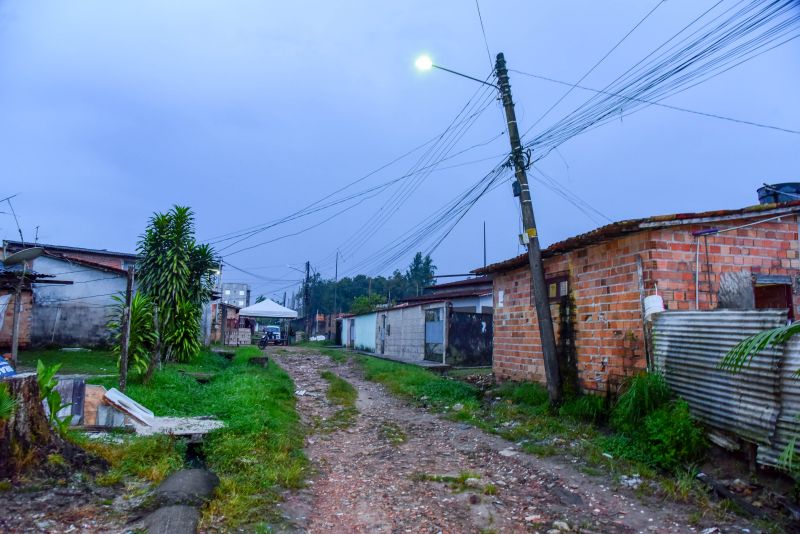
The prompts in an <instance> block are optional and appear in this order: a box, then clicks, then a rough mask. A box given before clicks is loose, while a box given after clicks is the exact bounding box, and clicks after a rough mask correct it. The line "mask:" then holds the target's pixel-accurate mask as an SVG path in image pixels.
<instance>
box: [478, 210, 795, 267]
mask: <svg viewBox="0 0 800 534" xmlns="http://www.w3.org/2000/svg"><path fill="white" fill-rule="evenodd" d="M797 211H800V200H794V201H792V202H783V203H781V204H756V205H755V206H748V207H746V208H740V209H736V210H715V211H705V212H701V213H674V214H671V215H656V216H653V217H648V218H645V219H630V220H627V221H620V222H615V223H611V224H607V225H605V226H602V227H600V228H597V229H595V230H592V231H591V232H587V233H585V234H580V235H577V236H574V237H570V238H569V239H565V240H564V241H559V242H558V243H553V244H552V245H550V246H549V247H547V248H546V249H545V250H543V251H542V257H544V258H547V257H550V256H555V255H558V254H564V253H565V252H569V251H570V250H575V249H577V248H581V247H584V246H587V245H594V244H597V243H602V242H603V241H608V240H610V239H614V238H617V237H621V236H623V235H627V234H632V233H636V232H640V231H643V230H648V229H651V228H660V227H662V226H678V225H684V224H697V223H705V222H714V221H720V220H730V219H751V218H754V217H762V216H768V215H780V214H781V213H787V214H788V213H793V212H797ZM527 263H528V254H527V253H525V254H520V255H519V256H517V257H515V258H511V259H508V260H505V261H501V262H498V263H493V264H491V265H487V266H486V267H481V268H479V269H475V270H473V271H472V272H473V273H475V274H490V273H495V272H503V271H509V270H512V269H518V268H519V267H523V266H525V265H527Z"/></svg>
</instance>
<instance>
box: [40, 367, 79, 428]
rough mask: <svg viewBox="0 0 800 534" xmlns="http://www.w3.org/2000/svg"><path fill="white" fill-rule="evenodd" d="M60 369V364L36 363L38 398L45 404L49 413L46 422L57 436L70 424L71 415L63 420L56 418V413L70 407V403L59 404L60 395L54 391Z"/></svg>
mask: <svg viewBox="0 0 800 534" xmlns="http://www.w3.org/2000/svg"><path fill="white" fill-rule="evenodd" d="M60 368H61V364H60V363H57V364H54V365H49V366H48V365H45V364H44V363H42V360H39V361H38V362H37V363H36V381H37V382H38V383H39V398H40V399H41V400H43V401H45V402H46V403H47V408H48V410H49V411H50V414H49V415H48V421H49V422H50V424H51V425H52V426H54V427H55V428H56V430H58V432H59V434H62V435H63V434H64V433H65V432H66V431H67V429H68V428H69V425H70V423H72V415H68V416H66V417H64V418H63V419H59V418H58V415H57V414H58V412H59V411H61V410H63V409H64V408H67V407H69V406H71V405H72V403H67V404H61V393H59V392H58V391H57V390H56V386H57V385H58V379H57V378H56V373H57V372H58V370H59V369H60Z"/></svg>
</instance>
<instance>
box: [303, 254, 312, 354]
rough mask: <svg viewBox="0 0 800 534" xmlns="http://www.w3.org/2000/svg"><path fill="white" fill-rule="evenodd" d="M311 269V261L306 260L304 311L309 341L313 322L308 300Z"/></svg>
mask: <svg viewBox="0 0 800 534" xmlns="http://www.w3.org/2000/svg"><path fill="white" fill-rule="evenodd" d="M310 271H311V262H308V261H307V262H306V281H305V283H304V284H303V313H304V314H305V316H306V341H308V339H309V337H310V335H311V323H310V316H309V315H310V314H309V311H310V310H311V306H310V305H309V302H308V276H309V273H310Z"/></svg>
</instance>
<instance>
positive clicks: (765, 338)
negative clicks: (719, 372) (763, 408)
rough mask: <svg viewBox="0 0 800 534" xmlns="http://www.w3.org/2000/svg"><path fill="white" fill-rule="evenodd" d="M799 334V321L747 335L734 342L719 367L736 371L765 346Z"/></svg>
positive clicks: (771, 345) (773, 344)
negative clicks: (734, 344)
mask: <svg viewBox="0 0 800 534" xmlns="http://www.w3.org/2000/svg"><path fill="white" fill-rule="evenodd" d="M796 334H800V323H793V324H790V325H786V326H779V327H778V328H772V329H770V330H765V331H763V332H759V333H758V334H755V335H752V336H750V337H747V338H745V339H743V340H742V341H740V342H739V343H737V344H736V346H734V347H733V348H732V349H731V350H730V351H729V352H728V353H727V354H726V355H725V357H724V358H722V361H721V362H720V363H719V368H720V369H724V370H726V371H730V372H733V373H737V372H739V371H741V370H742V368H744V367H746V366H748V365H750V362H752V361H753V358H754V357H755V356H756V355H757V354H758V353H759V352H761V351H763V350H764V349H766V348H767V347H777V346H778V345H783V344H784V343H786V342H787V341H789V339H791V338H792V336H794V335H796Z"/></svg>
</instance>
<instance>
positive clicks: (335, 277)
mask: <svg viewBox="0 0 800 534" xmlns="http://www.w3.org/2000/svg"><path fill="white" fill-rule="evenodd" d="M338 287H339V250H338V249H337V250H336V271H335V274H334V275H333V317H334V319H335V318H336V289H337V288H338Z"/></svg>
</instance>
